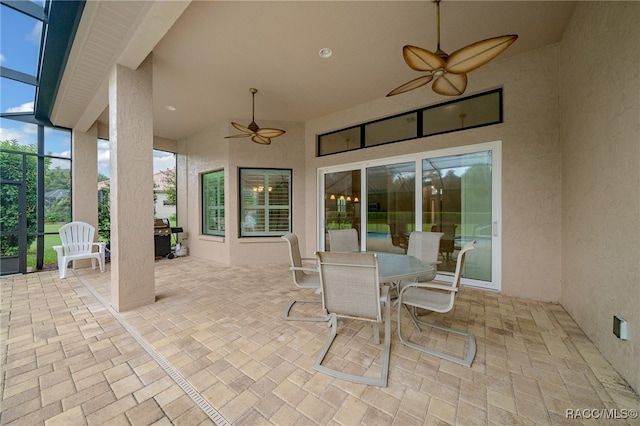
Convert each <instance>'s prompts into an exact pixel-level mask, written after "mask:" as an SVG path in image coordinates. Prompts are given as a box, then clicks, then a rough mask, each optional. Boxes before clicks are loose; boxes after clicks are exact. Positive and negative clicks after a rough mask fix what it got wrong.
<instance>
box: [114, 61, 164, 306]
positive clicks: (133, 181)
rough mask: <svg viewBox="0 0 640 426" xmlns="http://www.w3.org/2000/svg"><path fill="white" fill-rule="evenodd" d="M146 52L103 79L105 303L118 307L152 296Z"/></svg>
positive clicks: (150, 76)
mask: <svg viewBox="0 0 640 426" xmlns="http://www.w3.org/2000/svg"><path fill="white" fill-rule="evenodd" d="M152 81H153V71H152V58H151V55H149V57H147V59H145V61H144V62H143V63H142V64H141V65H140V66H139V67H138V69H137V70H135V71H132V70H130V69H129V68H126V67H124V66H122V65H116V66H115V68H114V70H113V71H112V73H111V76H110V79H109V139H110V148H111V166H110V172H111V176H110V178H111V304H112V305H113V307H114V309H116V310H117V311H118V312H121V311H126V310H129V309H133V308H136V307H138V306H143V305H148V304H151V303H154V302H155V275H154V269H155V267H154V262H155V251H154V243H153V112H152V91H153V86H152Z"/></svg>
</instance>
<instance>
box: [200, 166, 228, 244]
mask: <svg viewBox="0 0 640 426" xmlns="http://www.w3.org/2000/svg"><path fill="white" fill-rule="evenodd" d="M201 188H202V233H203V234H205V235H218V236H224V233H225V220H224V218H225V214H224V212H225V210H224V207H225V205H224V170H215V171H212V172H207V173H203V174H202V175H201Z"/></svg>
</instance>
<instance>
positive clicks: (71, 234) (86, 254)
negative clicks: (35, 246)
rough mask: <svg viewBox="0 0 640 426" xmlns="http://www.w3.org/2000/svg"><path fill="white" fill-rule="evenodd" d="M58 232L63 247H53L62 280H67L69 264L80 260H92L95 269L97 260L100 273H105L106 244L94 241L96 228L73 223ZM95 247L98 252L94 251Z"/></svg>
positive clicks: (81, 223)
mask: <svg viewBox="0 0 640 426" xmlns="http://www.w3.org/2000/svg"><path fill="white" fill-rule="evenodd" d="M58 232H59V234H60V241H61V242H62V245H59V246H53V249H54V250H55V251H56V253H57V254H58V270H59V272H60V278H66V275H67V265H68V264H69V262H71V261H72V260H79V259H91V267H92V268H93V269H96V260H97V261H98V264H99V265H100V272H104V262H105V261H104V258H105V247H106V244H105V243H100V242H98V243H96V242H94V241H93V236H94V235H95V232H96V228H94V227H93V226H92V225H89V224H88V223H85V222H71V223H67V224H66V225H63V226H62V227H61V228H60V229H59V230H58ZM94 247H97V248H98V251H93V249H94Z"/></svg>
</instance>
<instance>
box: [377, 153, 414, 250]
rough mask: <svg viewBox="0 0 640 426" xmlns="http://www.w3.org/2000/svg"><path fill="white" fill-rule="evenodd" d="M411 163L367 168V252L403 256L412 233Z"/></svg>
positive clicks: (412, 170)
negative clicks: (400, 254)
mask: <svg viewBox="0 0 640 426" xmlns="http://www.w3.org/2000/svg"><path fill="white" fill-rule="evenodd" d="M415 182H416V163H415V161H412V162H408V163H399V164H388V165H383V166H377V167H369V168H367V250H370V251H380V252H386V253H406V251H407V246H408V244H409V233H411V231H413V230H414V229H415V221H416V219H415V217H416V215H415V203H416V191H415V186H416V185H415Z"/></svg>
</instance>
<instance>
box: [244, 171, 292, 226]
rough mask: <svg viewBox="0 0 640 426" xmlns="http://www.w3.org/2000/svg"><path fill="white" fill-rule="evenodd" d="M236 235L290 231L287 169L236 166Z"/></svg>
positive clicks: (288, 172)
mask: <svg viewBox="0 0 640 426" xmlns="http://www.w3.org/2000/svg"><path fill="white" fill-rule="evenodd" d="M239 181H240V220H239V221H238V222H239V223H240V237H272V236H280V235H285V234H286V233H288V232H291V169H258V168H241V169H240V179H239Z"/></svg>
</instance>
